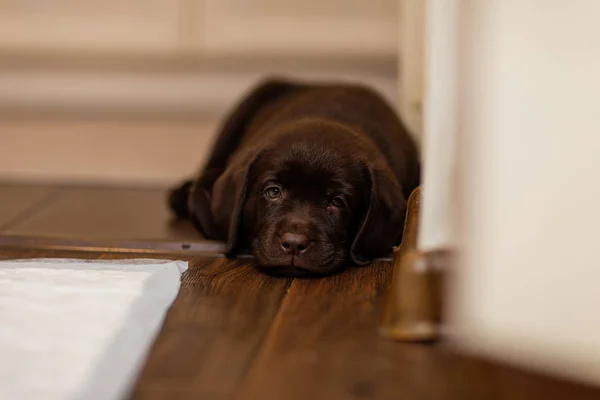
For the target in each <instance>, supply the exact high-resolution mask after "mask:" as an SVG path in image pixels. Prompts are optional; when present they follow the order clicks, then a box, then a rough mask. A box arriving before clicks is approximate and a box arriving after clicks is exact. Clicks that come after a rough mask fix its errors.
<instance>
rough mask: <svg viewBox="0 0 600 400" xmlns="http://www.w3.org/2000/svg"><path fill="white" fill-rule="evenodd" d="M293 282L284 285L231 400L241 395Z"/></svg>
mask: <svg viewBox="0 0 600 400" xmlns="http://www.w3.org/2000/svg"><path fill="white" fill-rule="evenodd" d="M295 281H296V279H294V278H291V279H289V281H288V284H287V285H286V288H285V290H284V291H283V295H282V296H281V299H280V301H279V306H278V307H277V312H276V313H275V315H274V316H273V319H272V320H271V323H270V325H269V329H267V331H266V332H265V334H264V335H263V337H262V338H261V340H260V342H258V343H257V344H256V346H254V349H253V351H252V356H251V357H249V361H248V362H247V363H246V365H245V366H244V373H243V375H242V376H240V377H239V378H238V381H237V382H236V385H235V390H234V391H233V393H232V396H231V398H232V399H237V398H238V397H239V395H240V393H241V389H242V388H243V387H244V386H245V382H246V380H247V378H248V374H249V373H250V372H251V371H252V366H253V365H254V363H255V362H256V360H257V359H258V356H259V355H260V353H261V352H262V349H263V348H264V346H265V344H266V343H267V342H268V340H269V338H270V337H271V335H272V332H273V329H274V325H275V321H277V319H278V318H279V317H280V315H281V309H282V308H283V304H284V302H285V300H286V299H287V296H288V292H289V291H290V288H291V287H292V285H293V284H294V282H295Z"/></svg>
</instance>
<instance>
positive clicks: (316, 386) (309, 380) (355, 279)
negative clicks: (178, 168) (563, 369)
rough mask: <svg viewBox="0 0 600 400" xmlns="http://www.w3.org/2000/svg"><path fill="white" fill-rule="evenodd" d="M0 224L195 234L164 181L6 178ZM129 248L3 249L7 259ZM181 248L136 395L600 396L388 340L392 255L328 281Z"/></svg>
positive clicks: (151, 235)
mask: <svg viewBox="0 0 600 400" xmlns="http://www.w3.org/2000/svg"><path fill="white" fill-rule="evenodd" d="M0 234H22V235H36V236H39V235H53V234H54V235H61V236H74V235H82V236H86V237H90V236H98V237H115V236H118V237H120V238H125V239H127V238H136V239H140V238H142V239H143V238H148V239H175V238H184V239H188V238H194V237H195V234H194V233H193V231H191V230H189V227H185V226H175V227H174V226H170V225H169V216H168V213H167V212H166V210H165V208H164V193H161V192H159V191H134V190H122V189H119V190H109V189H52V188H24V187H17V188H15V187H8V186H5V187H0ZM131 256H132V255H131V254H126V255H123V254H117V253H112V252H111V253H97V252H72V251H71V252H68V251H67V252H65V251H48V250H45V251H39V250H35V249H29V250H27V249H10V248H0V259H13V258H29V257H81V258H103V259H116V258H121V257H131ZM143 256H144V257H147V256H148V255H147V254H144V255H143ZM155 256H156V257H160V255H155ZM169 258H173V256H169ZM177 258H180V259H184V260H188V261H190V269H189V270H188V271H187V272H186V273H185V274H184V276H183V280H182V287H181V290H180V293H179V295H178V297H177V299H176V301H175V303H174V304H173V307H172V308H171V310H170V311H169V313H168V315H167V318H166V321H165V324H164V326H163V328H162V331H161V332H160V334H159V336H158V338H157V340H156V342H155V344H154V346H153V348H152V350H151V354H150V357H149V359H148V361H147V363H146V365H145V367H144V369H143V372H142V374H141V376H140V378H139V380H138V382H137V385H136V388H135V391H134V393H133V395H132V397H133V398H135V399H198V398H200V399H242V400H243V399H332V400H335V399H394V400H396V399H461V400H462V399H538V398H540V399H598V398H600V392H599V391H597V390H593V389H591V388H588V387H583V386H579V385H574V384H571V383H566V382H562V381H559V380H555V379H550V378H546V377H542V376H539V375H536V374H532V373H527V372H523V371H518V370H515V369H513V368H507V367H504V366H500V365H497V364H494V363H490V362H486V361H482V360H474V359H471V358H466V357H462V356H460V355H457V354H454V353H452V352H450V351H448V350H446V349H445V348H444V347H443V346H442V345H436V346H432V345H411V344H402V343H396V342H392V341H389V340H385V339H383V338H381V337H380V336H378V334H377V325H378V321H379V317H380V313H381V303H382V295H383V293H384V291H385V290H386V288H387V285H388V284H389V282H390V277H391V272H392V271H391V265H390V263H387V262H377V263H375V264H374V265H372V266H369V267H365V268H356V269H351V270H348V271H346V272H344V273H342V274H339V275H337V276H333V277H329V278H325V279H286V278H274V277H270V276H267V275H264V274H262V273H260V272H258V271H257V270H256V269H255V268H254V267H253V266H252V264H251V263H249V262H243V261H231V260H225V259H222V258H215V257H212V258H211V257H189V256H185V255H182V256H181V257H177Z"/></svg>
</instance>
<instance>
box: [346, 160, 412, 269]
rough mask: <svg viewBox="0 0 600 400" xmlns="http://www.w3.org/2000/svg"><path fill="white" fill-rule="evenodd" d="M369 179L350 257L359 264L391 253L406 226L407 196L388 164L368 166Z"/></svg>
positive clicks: (364, 263)
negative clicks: (365, 204) (366, 197)
mask: <svg viewBox="0 0 600 400" xmlns="http://www.w3.org/2000/svg"><path fill="white" fill-rule="evenodd" d="M368 179H369V184H370V186H371V189H370V192H369V196H368V197H369V199H368V206H367V211H366V213H365V216H364V218H363V221H362V223H361V224H360V225H359V228H358V232H357V234H356V237H355V238H354V242H353V243H352V247H351V248H350V257H351V259H352V261H353V262H354V263H355V264H357V265H366V264H368V263H369V262H371V261H372V260H373V259H374V258H377V257H383V256H386V255H389V254H391V252H392V248H393V247H394V246H396V245H398V244H399V242H400V240H401V238H402V231H403V228H404V218H405V211H406V198H405V197H404V194H403V193H402V187H401V186H400V184H399V183H398V180H397V179H396V177H395V176H394V175H393V173H392V172H391V171H390V170H389V168H387V167H381V166H369V167H368Z"/></svg>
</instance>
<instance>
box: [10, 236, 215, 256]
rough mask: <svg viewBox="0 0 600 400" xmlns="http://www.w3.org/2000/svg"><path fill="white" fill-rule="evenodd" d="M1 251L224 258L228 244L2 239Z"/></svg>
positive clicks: (199, 241) (68, 238)
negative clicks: (8, 249) (61, 251)
mask: <svg viewBox="0 0 600 400" xmlns="http://www.w3.org/2000/svg"><path fill="white" fill-rule="evenodd" d="M0 248H12V249H31V250H66V251H88V252H98V253H138V254H174V255H179V256H222V255H223V254H224V252H225V243H222V242H216V241H211V240H194V241H168V240H123V239H118V240H114V239H96V238H93V239H84V238H72V237H56V236H52V237H50V236H39V237H35V236H8V235H2V236H0Z"/></svg>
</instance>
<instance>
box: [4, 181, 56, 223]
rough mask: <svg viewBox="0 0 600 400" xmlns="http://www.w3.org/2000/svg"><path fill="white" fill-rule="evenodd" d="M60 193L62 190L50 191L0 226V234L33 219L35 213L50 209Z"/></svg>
mask: <svg viewBox="0 0 600 400" xmlns="http://www.w3.org/2000/svg"><path fill="white" fill-rule="evenodd" d="M62 193H63V190H62V189H53V190H51V191H50V192H49V193H48V194H46V195H44V196H43V197H42V198H41V199H39V200H38V201H36V202H35V203H33V204H32V205H31V206H29V207H28V208H27V209H25V211H23V212H21V213H19V214H18V215H16V216H15V217H13V218H11V219H10V220H8V221H7V222H6V223H5V224H3V225H2V226H0V234H2V233H5V232H6V231H7V230H10V229H13V228H15V227H17V226H18V225H19V224H21V223H23V222H25V221H27V220H28V219H30V218H32V217H34V216H35V215H36V214H37V213H39V212H41V211H42V210H44V209H45V208H47V207H50V206H51V205H52V204H54V203H56V202H57V201H58V200H59V199H60V198H61V197H62Z"/></svg>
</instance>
